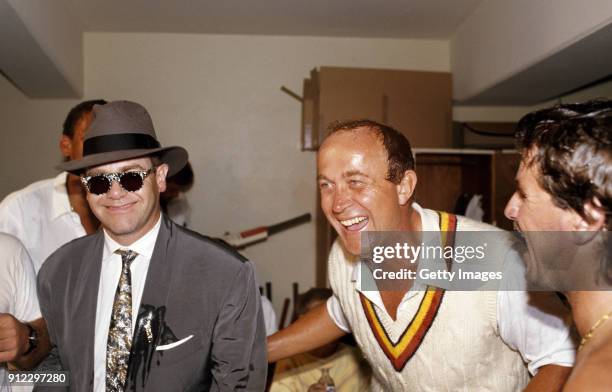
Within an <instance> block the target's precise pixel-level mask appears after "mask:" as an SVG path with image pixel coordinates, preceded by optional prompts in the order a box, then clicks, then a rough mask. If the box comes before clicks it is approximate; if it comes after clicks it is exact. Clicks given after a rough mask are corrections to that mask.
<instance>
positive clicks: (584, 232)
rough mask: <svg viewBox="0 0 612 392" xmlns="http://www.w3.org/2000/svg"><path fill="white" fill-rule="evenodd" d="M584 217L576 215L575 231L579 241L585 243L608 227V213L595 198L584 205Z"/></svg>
mask: <svg viewBox="0 0 612 392" xmlns="http://www.w3.org/2000/svg"><path fill="white" fill-rule="evenodd" d="M583 208H584V214H583V215H584V216H581V215H579V214H576V218H575V223H574V231H576V232H577V234H578V237H579V241H580V242H582V243H584V242H588V241H590V240H591V239H592V238H593V237H594V236H596V235H597V234H598V232H599V231H601V230H603V228H604V227H605V225H606V212H605V210H604V208H603V207H602V205H601V202H600V201H599V199H597V198H596V197H594V198H593V199H592V200H590V201H588V202H586V203H584V207H583Z"/></svg>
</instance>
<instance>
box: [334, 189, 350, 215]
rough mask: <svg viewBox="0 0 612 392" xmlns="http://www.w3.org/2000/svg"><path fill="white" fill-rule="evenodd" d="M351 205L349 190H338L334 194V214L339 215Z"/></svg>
mask: <svg viewBox="0 0 612 392" xmlns="http://www.w3.org/2000/svg"><path fill="white" fill-rule="evenodd" d="M350 204H351V197H350V193H349V192H348V191H347V190H344V189H342V188H338V189H337V190H336V193H335V194H334V204H333V206H332V209H333V211H334V213H336V214H339V213H341V212H342V211H344V210H345V209H346V208H347V207H348V206H349V205H350Z"/></svg>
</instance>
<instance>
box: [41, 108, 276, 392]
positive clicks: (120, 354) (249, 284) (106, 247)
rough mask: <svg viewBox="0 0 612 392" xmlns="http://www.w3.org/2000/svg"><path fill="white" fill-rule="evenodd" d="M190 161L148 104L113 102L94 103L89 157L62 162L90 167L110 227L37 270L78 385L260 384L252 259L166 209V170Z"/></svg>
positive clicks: (90, 189)
mask: <svg viewBox="0 0 612 392" xmlns="http://www.w3.org/2000/svg"><path fill="white" fill-rule="evenodd" d="M186 162H187V151H185V149H183V148H182V147H165V148H162V147H161V146H160V144H159V142H158V141H157V138H156V136H155V131H154V128H153V123H152V121H151V118H150V116H149V114H148V113H147V111H146V109H145V108H144V107H142V106H141V105H139V104H137V103H134V102H128V101H115V102H110V103H108V104H106V105H96V106H95V107H94V110H93V120H92V123H91V125H90V127H89V130H88V132H87V136H86V138H85V141H84V145H83V158H82V159H80V160H76V161H70V162H65V163H64V164H63V165H62V169H64V170H66V171H68V172H70V173H75V174H79V175H80V176H81V181H82V183H83V186H84V187H85V189H86V190H87V201H88V203H89V205H90V207H91V209H92V211H93V212H94V214H95V215H96V217H97V218H98V219H99V220H100V222H101V226H102V229H101V230H99V231H98V232H97V233H95V234H93V235H90V236H86V237H82V238H79V239H76V240H74V241H72V242H70V243H68V244H66V245H64V246H63V247H61V248H60V249H58V250H57V251H56V252H55V253H53V254H52V255H51V256H50V257H49V258H48V259H47V260H46V261H45V263H44V264H43V266H42V268H41V270H40V272H39V275H38V295H39V301H40V306H41V312H42V314H43V317H44V318H45V319H46V321H47V325H48V330H49V336H50V340H51V342H52V343H53V344H54V345H55V346H56V347H55V348H54V350H53V352H52V355H53V357H54V358H56V359H58V360H59V363H60V364H61V368H62V369H63V370H66V371H68V372H69V376H70V390H75V391H87V390H93V391H128V390H147V391H185V390H189V391H202V390H204V391H205V390H211V391H230V390H231V391H233V390H249V391H251V390H253V391H256V390H263V388H264V386H265V375H266V367H267V361H266V353H265V331H264V324H263V318H262V315H261V305H260V301H259V293H258V291H257V288H256V284H255V278H254V274H253V267H252V265H251V264H250V263H249V262H248V261H246V260H245V259H243V258H242V257H241V256H240V255H239V254H238V253H236V252H235V251H233V250H232V249H231V248H229V247H225V246H223V245H221V244H219V243H217V242H215V241H213V240H211V239H209V238H207V237H204V236H202V235H200V234H198V233H195V232H192V231H189V230H187V229H184V228H182V227H180V226H177V225H176V224H174V223H173V222H172V221H170V220H169V219H168V218H167V217H165V216H164V215H163V214H161V213H160V204H159V194H160V192H163V191H164V190H165V187H166V176H170V175H172V174H173V173H176V172H177V171H178V170H180V169H181V168H182V167H183V166H184V165H185V163H186ZM39 390H44V388H40V389H39ZM51 390H54V391H56V390H57V389H55V388H53V389H51Z"/></svg>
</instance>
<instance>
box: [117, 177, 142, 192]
mask: <svg viewBox="0 0 612 392" xmlns="http://www.w3.org/2000/svg"><path fill="white" fill-rule="evenodd" d="M119 182H120V183H121V186H122V187H123V189H125V190H126V191H128V192H136V191H137V190H139V189H140V188H142V177H140V175H139V174H138V173H130V172H127V173H124V174H123V175H122V176H121V181H119Z"/></svg>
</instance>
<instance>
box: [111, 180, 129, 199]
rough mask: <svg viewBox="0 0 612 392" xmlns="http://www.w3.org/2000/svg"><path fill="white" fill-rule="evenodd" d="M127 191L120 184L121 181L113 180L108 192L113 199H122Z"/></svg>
mask: <svg viewBox="0 0 612 392" xmlns="http://www.w3.org/2000/svg"><path fill="white" fill-rule="evenodd" d="M125 192H126V191H125V189H123V187H122V186H121V184H119V181H116V180H113V181H111V187H110V189H109V190H108V192H107V193H106V194H107V196H108V197H109V198H111V199H120V198H121V197H123V195H124V193H125Z"/></svg>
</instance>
